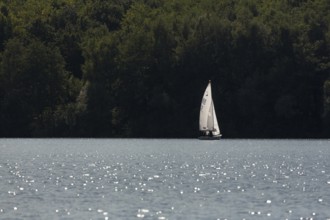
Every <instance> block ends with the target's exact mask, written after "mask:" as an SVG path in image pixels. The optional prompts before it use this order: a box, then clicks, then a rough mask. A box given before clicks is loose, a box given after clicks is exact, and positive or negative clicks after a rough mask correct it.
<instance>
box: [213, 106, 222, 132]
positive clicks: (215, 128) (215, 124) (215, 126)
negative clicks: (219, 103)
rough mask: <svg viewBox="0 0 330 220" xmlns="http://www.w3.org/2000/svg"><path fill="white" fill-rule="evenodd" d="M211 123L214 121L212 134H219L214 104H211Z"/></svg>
mask: <svg viewBox="0 0 330 220" xmlns="http://www.w3.org/2000/svg"><path fill="white" fill-rule="evenodd" d="M213 123H214V130H213V132H212V133H213V135H214V136H218V135H220V128H219V124H218V120H217V115H216V114H215V110H214V105H213Z"/></svg>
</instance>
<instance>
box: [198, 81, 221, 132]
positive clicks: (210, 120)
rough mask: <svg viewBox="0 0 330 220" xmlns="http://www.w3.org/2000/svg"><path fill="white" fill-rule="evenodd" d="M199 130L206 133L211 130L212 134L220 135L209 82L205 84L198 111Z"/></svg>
mask: <svg viewBox="0 0 330 220" xmlns="http://www.w3.org/2000/svg"><path fill="white" fill-rule="evenodd" d="M199 130H200V131H205V133H206V134H208V133H209V132H212V135H213V136H221V134H220V129H219V124H218V120H217V116H216V113H215V109H214V104H213V99H212V91H211V82H209V84H208V85H207V87H206V89H205V92H204V95H203V99H202V103H201V109H200V113H199Z"/></svg>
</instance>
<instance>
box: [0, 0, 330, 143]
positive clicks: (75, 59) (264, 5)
mask: <svg viewBox="0 0 330 220" xmlns="http://www.w3.org/2000/svg"><path fill="white" fill-rule="evenodd" d="M329 11H330V2H329V1H328V0H319V1H312V0H290V1H284V0H283V1H282V0H281V1H266V0H249V1H244V0H237V1H236V0H221V1H218V0H203V1H201V0H198V1H196V0H180V1H179V0H169V1H164V0H138V1H131V0H124V1H123V0H97V1H93V0H44V1H37V0H27V1H21V0H13V1H2V2H1V3H0V136H93V137H114V136H120V137H193V136H197V135H198V131H197V128H198V126H197V125H198V112H199V104H200V99H201V95H202V93H203V89H204V87H205V86H206V84H207V81H208V80H209V79H211V80H212V82H213V83H212V85H213V96H214V102H215V106H216V109H217V110H218V111H219V112H218V115H219V120H220V126H221V128H222V130H223V131H224V135H225V136H226V137H329V135H330V133H329V129H330V125H329V108H330V107H329V101H328V99H329V94H328V93H329V92H328V90H329V85H328V84H329V77H330V53H329V51H330V44H329V42H330V31H329V30H330V26H329V25H330V13H329Z"/></svg>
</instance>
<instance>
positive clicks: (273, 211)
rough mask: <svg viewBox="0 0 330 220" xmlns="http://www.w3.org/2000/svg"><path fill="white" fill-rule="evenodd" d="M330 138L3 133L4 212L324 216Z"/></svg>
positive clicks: (328, 200)
mask: <svg viewBox="0 0 330 220" xmlns="http://www.w3.org/2000/svg"><path fill="white" fill-rule="evenodd" d="M329 207H330V141H328V140H220V141H199V140H193V139H192V140H189V139H186V140H176V139H149V140H146V139H0V219H208V220H209V219H215V220H216V219H228V220H229V219H234V220H235V219H330V209H329Z"/></svg>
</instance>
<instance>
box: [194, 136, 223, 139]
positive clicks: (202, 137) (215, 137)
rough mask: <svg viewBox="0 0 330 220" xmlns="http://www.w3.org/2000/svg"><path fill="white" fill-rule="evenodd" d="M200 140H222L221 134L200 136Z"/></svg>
mask: <svg viewBox="0 0 330 220" xmlns="http://www.w3.org/2000/svg"><path fill="white" fill-rule="evenodd" d="M198 139H199V140H220V139H221V136H200V137H198Z"/></svg>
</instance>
